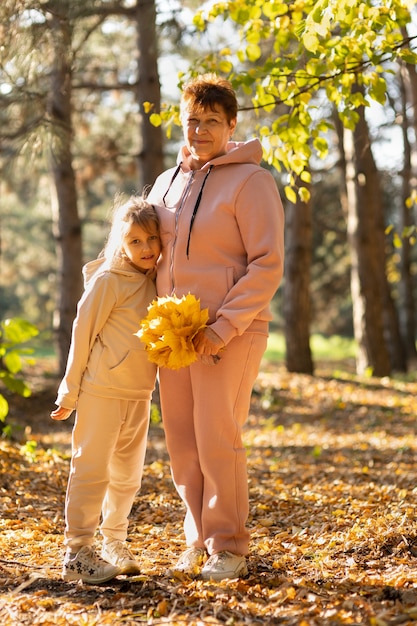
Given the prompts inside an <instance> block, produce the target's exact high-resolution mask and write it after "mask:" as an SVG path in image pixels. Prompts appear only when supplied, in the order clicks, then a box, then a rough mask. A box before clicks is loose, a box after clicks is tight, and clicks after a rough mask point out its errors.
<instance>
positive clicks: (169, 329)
mask: <svg viewBox="0 0 417 626" xmlns="http://www.w3.org/2000/svg"><path fill="white" fill-rule="evenodd" d="M208 317H209V314H208V309H203V310H201V308H200V300H198V299H197V298H196V297H195V296H193V295H191V294H190V293H189V294H188V295H186V296H182V298H178V297H177V296H166V297H164V298H156V300H153V301H152V302H151V304H150V305H149V306H148V315H147V316H146V317H145V319H144V320H142V322H141V329H140V330H139V332H138V333H137V336H138V337H139V338H140V340H141V341H142V342H143V343H144V344H145V350H146V351H147V353H148V358H149V360H150V361H152V363H156V364H157V365H159V367H168V368H169V369H172V370H177V369H180V368H181V367H187V366H188V365H191V363H194V361H196V360H197V353H196V351H195V349H194V346H193V337H194V336H195V335H196V333H197V332H198V331H199V330H200V329H201V328H205V327H206V325H207V321H208Z"/></svg>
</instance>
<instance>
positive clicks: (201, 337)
mask: <svg viewBox="0 0 417 626" xmlns="http://www.w3.org/2000/svg"><path fill="white" fill-rule="evenodd" d="M193 344H194V348H195V351H196V352H197V354H204V355H206V354H207V355H215V354H217V353H218V352H219V351H220V350H222V349H223V348H224V345H225V344H224V341H223V339H221V338H220V337H219V335H218V334H217V333H215V332H214V330H212V329H211V328H210V327H208V328H203V329H202V330H199V331H198V333H197V334H196V336H195V337H194V339H193Z"/></svg>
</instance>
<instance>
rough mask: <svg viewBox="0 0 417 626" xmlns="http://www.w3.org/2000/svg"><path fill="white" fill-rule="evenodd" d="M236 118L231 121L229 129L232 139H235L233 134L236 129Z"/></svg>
mask: <svg viewBox="0 0 417 626" xmlns="http://www.w3.org/2000/svg"><path fill="white" fill-rule="evenodd" d="M236 122H237V120H236V118H233V119H232V120H230V124H229V128H230V139H231V138H232V137H233V133H234V131H235V128H236Z"/></svg>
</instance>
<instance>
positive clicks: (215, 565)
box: [201, 551, 248, 581]
mask: <svg viewBox="0 0 417 626" xmlns="http://www.w3.org/2000/svg"><path fill="white" fill-rule="evenodd" d="M247 573H248V568H247V567H246V559H245V557H244V556H239V555H238V554H232V552H227V551H224V552H217V554H213V555H212V556H211V557H210V558H209V559H207V561H206V563H205V565H204V567H203V569H202V570H201V578H202V579H203V580H216V581H218V580H224V579H225V578H239V577H240V576H246V575H247Z"/></svg>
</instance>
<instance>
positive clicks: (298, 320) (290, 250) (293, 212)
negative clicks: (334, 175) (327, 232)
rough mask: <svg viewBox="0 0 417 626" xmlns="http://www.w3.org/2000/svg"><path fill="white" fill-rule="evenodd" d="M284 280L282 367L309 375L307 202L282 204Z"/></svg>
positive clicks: (309, 238)
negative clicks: (283, 207)
mask: <svg viewBox="0 0 417 626" xmlns="http://www.w3.org/2000/svg"><path fill="white" fill-rule="evenodd" d="M285 223H286V237H285V240H286V246H285V248H286V250H285V275H284V277H285V280H284V289H283V301H284V305H283V308H284V324H285V342H286V367H287V370H288V371H289V372H300V373H304V374H313V371H314V366H313V360H312V356H311V350H310V317H311V304H310V267H311V259H312V237H313V236H312V218H311V203H310V202H308V203H306V202H301V200H297V203H296V204H292V203H290V202H288V203H287V205H286V212H285Z"/></svg>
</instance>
